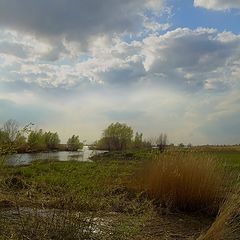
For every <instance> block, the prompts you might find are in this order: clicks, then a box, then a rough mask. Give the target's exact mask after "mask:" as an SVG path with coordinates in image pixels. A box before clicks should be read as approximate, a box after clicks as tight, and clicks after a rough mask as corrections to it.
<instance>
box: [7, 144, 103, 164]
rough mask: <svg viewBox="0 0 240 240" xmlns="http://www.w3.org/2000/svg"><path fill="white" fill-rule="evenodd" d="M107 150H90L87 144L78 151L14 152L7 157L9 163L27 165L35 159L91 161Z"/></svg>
mask: <svg viewBox="0 0 240 240" xmlns="http://www.w3.org/2000/svg"><path fill="white" fill-rule="evenodd" d="M103 152H105V151H98V150H90V149H89V148H88V147H87V146H84V147H83V149H82V150H81V151H78V152H67V151H61V152H43V153H23V154H13V155H10V156H8V157H7V163H8V164H9V165H26V164H29V163H31V162H33V161H37V160H38V161H39V160H40V161H46V160H55V161H70V160H74V161H81V162H89V161H91V160H90V157H91V156H94V155H96V154H99V153H103Z"/></svg>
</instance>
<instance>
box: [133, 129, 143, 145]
mask: <svg viewBox="0 0 240 240" xmlns="http://www.w3.org/2000/svg"><path fill="white" fill-rule="evenodd" d="M143 146H144V142H143V134H142V133H138V132H136V134H135V138H134V141H133V147H134V148H137V149H140V148H142V147H143Z"/></svg>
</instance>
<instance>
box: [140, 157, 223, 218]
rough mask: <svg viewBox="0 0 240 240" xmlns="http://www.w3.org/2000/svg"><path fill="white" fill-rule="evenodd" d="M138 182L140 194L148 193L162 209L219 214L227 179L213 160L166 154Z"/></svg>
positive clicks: (149, 167)
mask: <svg viewBox="0 0 240 240" xmlns="http://www.w3.org/2000/svg"><path fill="white" fill-rule="evenodd" d="M137 180H138V182H137V184H138V187H137V188H138V190H139V191H146V193H147V195H148V196H149V197H150V198H151V199H154V200H155V202H157V203H158V204H160V205H161V206H166V207H169V208H171V209H178V210H182V211H208V212H209V211H210V212H211V213H215V214H216V212H217V211H218V207H219V204H220V202H221V201H222V198H223V193H224V184H225V180H226V177H225V173H224V171H223V169H221V168H220V167H219V166H218V164H217V162H216V161H215V159H213V158H212V157H210V156H206V155H202V154H201V156H200V155H196V154H195V155H194V154H192V153H177V154H176V153H175V154H173V153H172V154H170V153H166V154H160V155H157V156H156V157H155V159H153V160H152V161H151V163H150V164H148V165H147V166H145V168H144V170H143V172H141V175H140V176H138V178H137Z"/></svg>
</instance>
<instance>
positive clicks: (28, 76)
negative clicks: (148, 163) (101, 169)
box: [0, 0, 240, 144]
mask: <svg viewBox="0 0 240 240" xmlns="http://www.w3.org/2000/svg"><path fill="white" fill-rule="evenodd" d="M239 23H240V0H228V1H226V0H194V1H193V0H191V1H190V0H184V1H182V0H121V1H119V0H71V1H69V0H51V1H49V0H41V1H39V0H21V1H19V0H0V125H2V124H3V123H4V122H5V121H7V120H8V119H15V120H17V121H18V122H19V124H20V125H21V126H24V125H26V124H28V123H29V122H32V123H34V124H35V126H36V127H37V128H39V129H40V128H42V129H44V130H46V131H48V130H51V131H58V133H59V135H60V137H61V139H62V142H65V141H66V139H67V138H68V137H70V136H71V135H73V134H77V135H79V136H80V139H81V140H87V142H89V143H91V142H93V141H94V140H96V139H98V138H100V137H101V135H102V131H103V129H105V128H106V127H107V126H108V125H109V124H110V123H112V122H122V123H127V124H128V125H130V126H132V127H133V129H134V130H135V131H139V132H143V134H144V136H145V137H146V138H150V137H154V136H157V135H159V134H160V133H161V132H164V133H167V135H168V139H169V142H172V143H176V144H178V143H181V142H183V143H186V144H188V143H192V144H239V143H240V125H239V123H240V24H239Z"/></svg>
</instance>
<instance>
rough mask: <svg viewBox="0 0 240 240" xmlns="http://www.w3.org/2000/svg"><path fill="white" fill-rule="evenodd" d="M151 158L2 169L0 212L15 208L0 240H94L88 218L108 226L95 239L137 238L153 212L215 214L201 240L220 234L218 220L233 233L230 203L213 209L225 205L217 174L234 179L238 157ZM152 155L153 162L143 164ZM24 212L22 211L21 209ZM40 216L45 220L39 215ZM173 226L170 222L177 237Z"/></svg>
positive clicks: (222, 180)
mask: <svg viewBox="0 0 240 240" xmlns="http://www.w3.org/2000/svg"><path fill="white" fill-rule="evenodd" d="M155 153H156V152H151V151H134V152H130V151H129V152H125V153H109V154H105V155H104V156H98V157H97V158H96V159H95V161H94V162H91V163H87V162H76V161H70V162H54V161H47V162H44V163H41V162H35V163H34V164H32V165H29V166H16V167H10V166H4V165H2V166H1V168H0V190H1V191H0V208H1V211H0V213H1V212H4V211H5V210H6V209H10V212H11V211H12V210H13V209H16V207H17V208H18V209H20V210H19V212H18V214H17V216H18V218H17V219H15V220H14V219H11V218H10V219H9V218H6V219H1V220H0V233H1V234H2V236H3V237H4V238H3V237H2V239H4V240H5V239H13V240H17V239H36V240H37V239H61V238H60V237H63V238H62V239H86V240H87V239H98V238H97V237H98V236H96V234H94V233H93V231H91V229H92V227H91V226H96V219H103V221H107V226H108V227H109V228H105V226H102V230H101V233H102V235H101V238H100V239H105V238H106V239H137V236H139V235H140V236H141V234H142V233H141V232H142V230H143V229H144V226H146V225H147V224H148V223H149V222H150V221H151V222H152V221H153V220H154V219H159V218H161V215H159V211H158V210H159V206H161V208H165V209H167V208H168V209H170V210H171V212H172V213H174V212H178V211H182V212H183V214H188V212H192V211H194V212H197V215H196V216H198V215H199V216H200V215H202V214H205V216H206V218H208V219H212V218H210V217H209V216H208V215H206V212H209V211H211V213H212V214H214V213H215V214H216V212H217V211H218V209H220V212H219V214H218V215H217V217H216V222H215V223H213V225H212V227H210V228H209V230H208V231H206V232H205V235H202V236H201V237H202V238H200V239H201V240H203V239H206V240H208V239H218V238H214V237H213V238H211V237H210V238H207V236H213V235H209V234H210V232H212V233H213V234H214V232H219V230H218V229H220V228H221V229H223V227H218V226H223V225H221V224H220V223H221V222H226V221H225V220H226V219H228V223H229V224H227V225H226V226H225V228H224V229H225V230H224V231H225V232H229V233H231V232H233V230H232V229H233V228H234V229H236V227H237V228H238V229H239V226H238V225H234V223H235V221H230V220H231V219H232V220H233V219H236V215H234V214H235V213H236V212H237V211H236V207H231V206H232V205H233V204H232V201H230V200H228V201H225V204H224V205H223V207H221V206H220V203H221V202H222V201H223V200H224V199H225V196H226V195H225V188H226V187H229V183H228V184H226V183H227V182H228V181H229V180H228V175H226V172H225V171H224V170H225V169H227V171H230V172H232V171H235V172H236V173H238V171H239V170H240V168H239V166H240V165H239V163H238V160H240V153H237V152H236V151H234V152H231V151H227V152H226V151H225V149H224V151H223V152H221V151H215V152H214V153H212V152H211V154H205V153H203V152H202V151H196V152H189V151H186V150H184V151H179V150H177V151H172V152H166V153H164V154H160V155H156V154H155ZM153 155H154V156H155V159H153V160H152V161H149V159H150V157H151V156H153ZM143 160H146V161H143ZM146 162H147V163H146ZM146 164H147V165H146ZM143 167H144V171H143ZM136 173H137V174H136ZM139 173H141V175H139ZM136 181H137V184H136ZM236 196H237V199H239V195H238V194H237V195H235V199H236ZM230 199H232V198H231V197H230ZM234 206H236V205H234ZM237 206H239V205H237ZM26 208H27V209H30V211H29V212H26V211H22V210H21V209H26ZM6 211H8V210H6ZM42 211H48V212H49V213H48V214H47V215H42V214H41V213H42ZM166 212H168V211H165V213H166ZM161 213H164V211H162V212H161ZM226 213H227V214H226ZM229 213H231V214H229ZM233 213H234V214H233ZM226 216H227V218H226ZM63 220H64V221H63ZM97 221H98V220H97ZM153 222H154V221H153ZM23 223H24V224H23ZM100 225H101V224H100ZM23 226H24V227H23ZM176 226H177V222H176V224H175V230H176V231H177V229H176ZM86 229H88V230H89V229H90V231H86ZM211 229H216V230H211ZM234 231H235V230H234ZM74 233H77V235H74ZM1 234H0V235H1ZM84 234H86V235H84ZM166 234H168V235H169V233H166ZM83 235H84V237H83ZM23 236H25V238H24V237H23ZM204 236H205V238H203V237H204ZM216 236H218V235H216ZM224 236H226V234H225V235H224ZM10 237H11V238H10ZM44 237H45V238H44ZM196 238H197V237H196ZM196 238H194V239H196ZM0 239H1V237H0ZM139 239H145V238H144V237H143V236H142V238H139ZM150 239H151V238H150ZM163 239H168V238H167V237H166V238H163Z"/></svg>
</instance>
